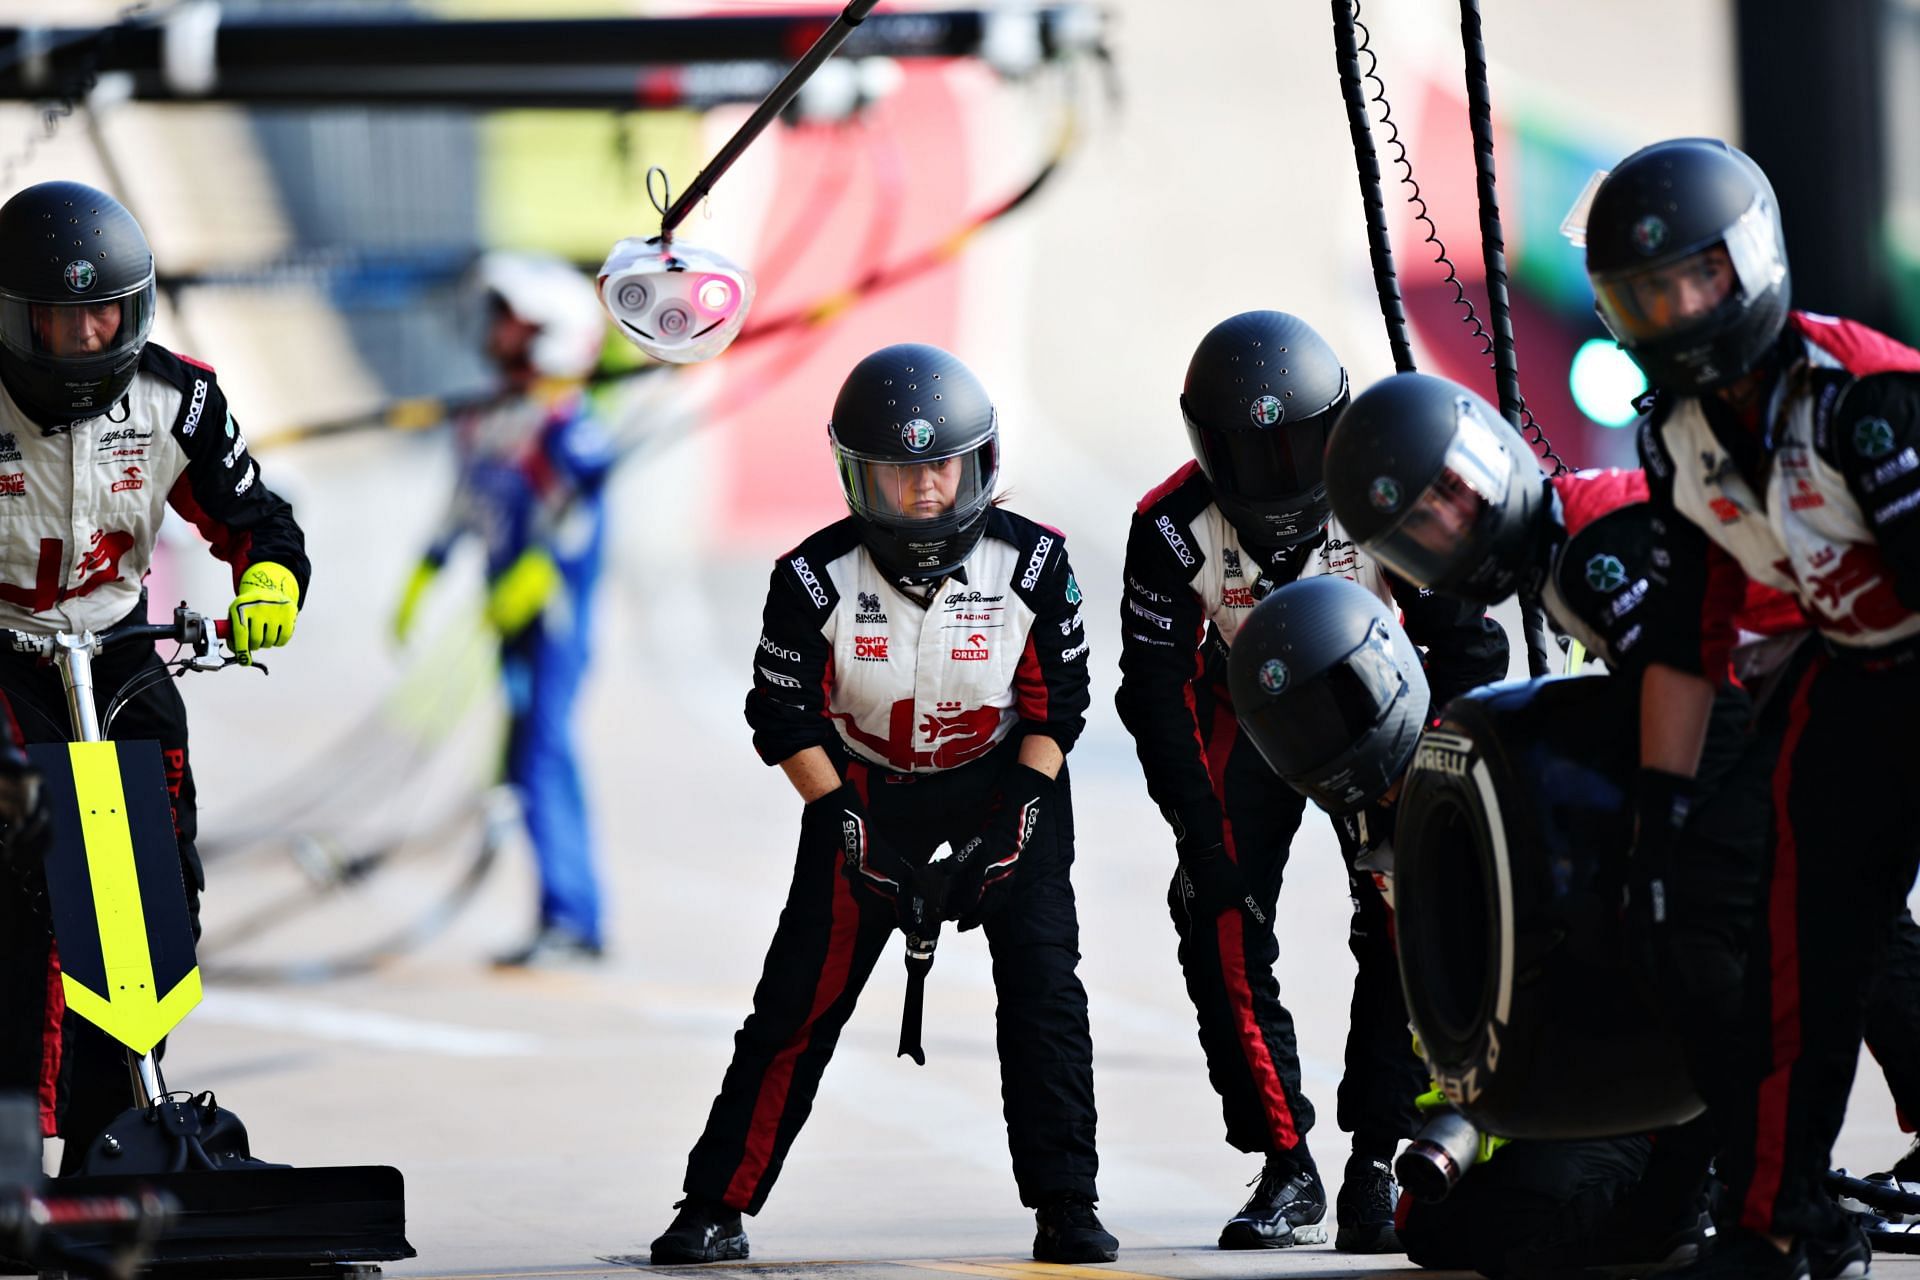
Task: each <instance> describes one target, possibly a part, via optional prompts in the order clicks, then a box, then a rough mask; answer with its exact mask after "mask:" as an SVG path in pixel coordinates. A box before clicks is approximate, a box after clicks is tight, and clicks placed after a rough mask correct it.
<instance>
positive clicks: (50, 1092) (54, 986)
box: [40, 942, 67, 1138]
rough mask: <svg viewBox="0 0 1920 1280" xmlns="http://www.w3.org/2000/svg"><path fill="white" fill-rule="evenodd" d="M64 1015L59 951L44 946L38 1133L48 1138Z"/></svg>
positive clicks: (64, 992)
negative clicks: (43, 1008)
mask: <svg viewBox="0 0 1920 1280" xmlns="http://www.w3.org/2000/svg"><path fill="white" fill-rule="evenodd" d="M66 1016H67V989H66V988H65V987H64V986H62V985H61V983H60V948H59V946H58V945H57V944H55V943H53V942H48V943H47V1004H46V1014H45V1020H44V1021H43V1023H42V1024H41V1027H40V1132H41V1133H42V1134H44V1135H46V1136H47V1137H49V1138H51V1137H53V1135H54V1134H55V1132H57V1128H56V1126H57V1123H58V1122H57V1118H56V1117H57V1109H58V1106H59V1100H60V1061H61V1053H62V1051H63V1050H64V1049H65V1042H64V1041H62V1040H61V1038H60V1023H61V1021H62V1020H63V1019H65V1018H66Z"/></svg>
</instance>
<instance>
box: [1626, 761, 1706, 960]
mask: <svg viewBox="0 0 1920 1280" xmlns="http://www.w3.org/2000/svg"><path fill="white" fill-rule="evenodd" d="M1695 790H1696V788H1695V784H1694V780H1693V779H1692V778H1687V777H1682V776H1681V775H1679V774H1677V773H1668V772H1666V771H1665V770H1663V769H1642V770H1640V772H1639V773H1638V774H1637V775H1636V776H1635V778H1634V785H1633V816H1634V835H1633V847H1632V849H1630V850H1629V851H1628V853H1627V911H1628V913H1629V916H1639V917H1641V918H1642V919H1643V921H1644V922H1645V923H1646V924H1649V925H1652V926H1654V927H1655V928H1664V927H1665V926H1666V923H1667V882H1668V880H1669V878H1670V877H1671V876H1672V874H1673V855H1674V851H1675V850H1676V849H1678V848H1679V846H1680V833H1681V832H1682V831H1684V830H1685V829H1686V825H1687V814H1688V813H1689V811H1691V809H1692V807H1693V798H1694V792H1695Z"/></svg>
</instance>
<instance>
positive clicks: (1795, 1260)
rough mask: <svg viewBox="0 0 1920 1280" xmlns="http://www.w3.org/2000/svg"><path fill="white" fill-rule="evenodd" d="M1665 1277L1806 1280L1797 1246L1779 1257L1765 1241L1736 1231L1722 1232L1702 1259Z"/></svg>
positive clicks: (1684, 1279) (1678, 1279)
mask: <svg viewBox="0 0 1920 1280" xmlns="http://www.w3.org/2000/svg"><path fill="white" fill-rule="evenodd" d="M1666 1274H1667V1276H1668V1277H1669V1280H1695V1277H1698V1280H1710V1278H1711V1280H1722V1278H1723V1277H1724V1280H1809V1277H1808V1272H1807V1255H1806V1254H1805V1253H1804V1252H1803V1251H1802V1250H1801V1248H1800V1246H1799V1245H1797V1244H1796V1245H1795V1246H1794V1247H1793V1248H1792V1249H1790V1250H1788V1251H1787V1252H1786V1253H1782V1252H1780V1250H1778V1249H1776V1248H1774V1247H1773V1244H1772V1243H1771V1242H1770V1241H1768V1240H1767V1239H1766V1237H1764V1236H1757V1235H1755V1234H1753V1232H1751V1231H1746V1230H1743V1229H1741V1228H1739V1227H1734V1228H1732V1229H1730V1230H1726V1231H1722V1232H1721V1233H1720V1236H1719V1239H1718V1240H1716V1241H1715V1242H1714V1246H1713V1251H1712V1252H1711V1253H1709V1254H1707V1256H1706V1257H1704V1258H1702V1259H1700V1260H1699V1261H1698V1262H1696V1263H1694V1264H1693V1265H1692V1266H1690V1267H1682V1268H1681V1269H1680V1270H1678V1271H1669V1272H1667V1273H1666Z"/></svg>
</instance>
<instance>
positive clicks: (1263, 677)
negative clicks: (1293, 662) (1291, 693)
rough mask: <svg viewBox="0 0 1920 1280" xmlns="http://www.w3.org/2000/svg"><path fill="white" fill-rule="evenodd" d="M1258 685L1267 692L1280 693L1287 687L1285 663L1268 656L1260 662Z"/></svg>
mask: <svg viewBox="0 0 1920 1280" xmlns="http://www.w3.org/2000/svg"><path fill="white" fill-rule="evenodd" d="M1260 687H1261V688H1262V689H1265V690H1266V691H1267V692H1268V693H1274V694H1277V693H1282V692H1284V691H1285V690H1286V687H1287V664H1286V663H1284V662H1282V661H1280V659H1278V658H1268V659H1267V660H1266V661H1265V662H1263V663H1261V664H1260Z"/></svg>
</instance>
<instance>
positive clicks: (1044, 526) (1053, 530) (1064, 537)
mask: <svg viewBox="0 0 1920 1280" xmlns="http://www.w3.org/2000/svg"><path fill="white" fill-rule="evenodd" d="M1034 523H1035V524H1037V525H1039V526H1040V527H1041V528H1042V529H1045V530H1046V531H1047V532H1048V533H1050V534H1052V535H1053V536H1054V537H1056V538H1058V539H1060V540H1061V541H1062V542H1065V541H1066V540H1067V535H1066V534H1065V533H1064V532H1062V531H1061V530H1059V529H1056V528H1054V527H1053V526H1052V525H1050V524H1048V523H1046V522H1045V521H1044V520H1035V521H1034Z"/></svg>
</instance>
